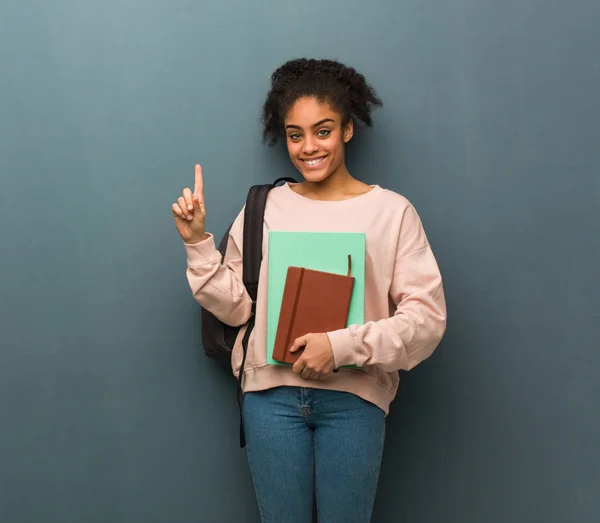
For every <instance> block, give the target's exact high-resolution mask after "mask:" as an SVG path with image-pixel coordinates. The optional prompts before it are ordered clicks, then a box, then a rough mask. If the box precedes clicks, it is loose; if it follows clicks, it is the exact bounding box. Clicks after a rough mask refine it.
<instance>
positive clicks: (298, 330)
mask: <svg viewBox="0 0 600 523" xmlns="http://www.w3.org/2000/svg"><path fill="white" fill-rule="evenodd" d="M350 261H351V260H350V256H348V274H347V275H341V274H333V273H330V272H322V271H314V270H312V269H306V268H303V267H289V268H288V272H287V277H286V280H285V287H284V290H283V299H282V302H281V311H280V313H279V323H278V324H277V332H276V334H275V344H274V346H273V359H274V360H276V361H279V362H284V363H290V364H293V363H295V362H296V361H297V359H298V358H299V357H300V355H301V354H302V350H299V351H297V352H295V353H293V354H290V352H289V350H290V347H291V346H292V343H294V340H295V339H296V338H298V337H300V336H303V335H304V334H309V333H322V332H329V331H334V330H338V329H343V328H345V327H346V323H347V321H348V311H349V310H350V300H351V298H352V289H353V287H354V277H353V276H350Z"/></svg>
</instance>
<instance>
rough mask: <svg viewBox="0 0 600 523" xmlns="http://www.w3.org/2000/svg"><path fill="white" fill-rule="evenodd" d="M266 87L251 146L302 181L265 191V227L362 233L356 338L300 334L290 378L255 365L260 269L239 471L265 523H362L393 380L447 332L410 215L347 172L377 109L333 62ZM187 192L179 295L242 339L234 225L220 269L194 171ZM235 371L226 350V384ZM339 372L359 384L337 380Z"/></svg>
mask: <svg viewBox="0 0 600 523" xmlns="http://www.w3.org/2000/svg"><path fill="white" fill-rule="evenodd" d="M271 81H272V83H271V90H270V92H269V94H268V96H267V98H266V101H265V104H264V108H263V123H264V131H263V134H264V136H263V137H264V139H265V141H266V142H268V143H269V144H270V145H271V146H273V145H275V144H276V143H277V141H278V140H279V139H282V140H284V141H285V143H286V145H287V150H288V153H289V156H290V159H291V161H292V163H293V164H294V166H295V167H296V168H297V169H298V171H299V172H300V174H301V175H302V177H303V178H304V181H303V182H302V183H298V184H289V183H288V184H286V185H282V186H280V187H277V188H275V189H273V190H272V191H271V193H270V194H269V197H268V200H267V208H266V212H265V226H266V227H267V229H269V230H288V231H324V232H336V231H344V232H348V231H353V232H364V233H366V238H367V244H366V245H367V247H366V248H367V253H366V274H365V324H364V325H352V326H350V327H348V328H345V329H341V330H337V331H334V332H312V333H306V335H304V336H302V337H300V338H298V339H297V340H295V341H294V343H293V347H292V349H293V350H294V351H299V350H301V356H300V357H299V359H298V361H297V363H296V364H294V366H293V367H289V366H275V365H269V364H267V359H266V313H267V306H266V296H267V294H266V285H267V278H266V265H267V264H263V267H262V268H261V278H260V282H259V289H258V299H257V308H256V317H255V321H256V324H255V329H254V331H253V333H252V335H251V337H250V340H249V344H248V355H247V360H246V364H245V367H244V387H243V388H244V393H245V400H244V424H245V431H246V442H247V452H248V460H249V463H250V468H251V472H252V477H253V481H254V486H255V489H256V494H257V499H258V504H259V508H260V513H261V518H262V521H263V522H266V523H309V522H310V521H311V518H312V500H313V491H314V492H315V493H316V499H317V507H318V515H319V521H320V523H338V522H339V523H366V522H368V521H369V520H370V517H371V512H372V508H373V502H374V499H375V493H376V489H377V484H378V477H379V470H380V464H381V457H382V449H383V443H384V433H385V417H386V416H387V414H388V410H389V405H390V402H391V401H392V399H393V398H394V396H395V394H396V391H397V387H398V371H399V370H401V369H403V370H406V371H407V370H410V369H412V368H413V367H414V366H415V365H417V364H418V363H420V362H421V361H423V360H424V359H426V358H427V357H429V356H430V355H431V353H432V352H433V350H434V349H435V348H436V346H437V345H438V343H439V341H440V340H441V338H442V335H443V333H444V331H445V327H446V305H445V300H444V291H443V287H442V279H441V276H440V272H439V269H438V265H437V263H436V260H435V258H434V255H433V253H432V250H431V248H430V246H429V243H428V241H427V237H426V235H425V232H424V230H423V227H422V225H421V221H420V219H419V216H418V215H417V212H416V211H415V209H414V208H413V206H412V205H411V204H410V203H409V202H408V201H407V200H406V198H404V197H403V196H401V195H399V194H397V193H395V192H393V191H390V190H386V189H383V188H382V187H380V186H379V185H367V184H365V183H363V182H361V181H359V180H357V179H356V178H354V177H353V176H352V175H351V174H350V172H348V169H347V167H346V161H345V155H346V146H347V144H348V143H349V142H350V141H351V140H352V137H353V134H354V130H355V125H357V124H359V123H362V124H364V125H365V126H367V127H370V126H371V111H372V109H373V108H375V107H377V106H380V105H381V102H380V100H379V98H378V97H377V95H376V94H375V91H374V90H373V88H372V87H371V86H370V85H369V84H368V83H367V82H366V80H365V78H364V76H363V75H362V74H360V73H358V72H357V71H355V70H354V69H352V68H350V67H347V66H345V65H343V64H340V63H338V62H334V61H329V60H308V59H299V60H292V61H290V62H287V63H285V64H284V65H282V66H281V67H280V68H278V69H277V70H276V71H275V72H274V73H273V75H272V78H271ZM375 168H376V164H375ZM195 180H196V181H195V190H194V192H192V191H191V190H190V189H184V191H183V194H182V196H181V197H180V198H179V200H178V201H177V203H175V204H173V215H174V218H175V223H176V226H177V230H178V231H179V234H180V235H181V237H182V238H183V240H184V244H185V248H186V251H187V259H188V269H187V276H188V280H189V284H190V286H191V290H192V292H193V294H194V297H195V298H196V300H197V301H198V302H200V303H201V304H202V305H203V306H204V307H205V308H206V309H208V310H209V311H210V312H211V313H213V314H214V315H215V316H217V317H218V318H219V319H220V320H221V321H223V322H225V323H227V324H230V325H235V326H237V325H244V324H245V323H246V322H247V321H248V320H249V318H250V316H251V314H252V311H251V300H250V298H249V297H248V294H247V293H246V290H245V288H244V286H243V284H242V259H241V254H240V253H241V252H242V238H243V235H242V230H243V212H240V214H239V216H238V217H237V219H236V221H235V223H234V225H233V227H232V229H231V232H230V236H229V246H228V250H227V257H226V258H227V259H225V260H223V261H224V263H223V264H221V255H220V253H219V252H218V251H217V249H216V247H215V242H214V238H213V236H212V235H211V234H210V233H209V232H207V231H206V229H205V219H206V209H205V206H204V197H203V188H202V171H201V168H200V166H199V165H196V172H195ZM267 238H268V235H265V245H264V247H263V250H264V252H265V253H266V252H267V249H268V245H267V243H268V240H267ZM241 359H242V353H241V346H237V347H236V348H235V349H234V353H233V356H232V365H233V368H234V373H235V374H237V373H238V372H239V368H240V365H241ZM348 365H354V366H358V367H360V370H356V369H347V368H340V367H343V366H348Z"/></svg>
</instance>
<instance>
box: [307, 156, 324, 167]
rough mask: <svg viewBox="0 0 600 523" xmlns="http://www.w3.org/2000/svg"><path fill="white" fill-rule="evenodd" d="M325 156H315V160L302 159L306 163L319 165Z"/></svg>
mask: <svg viewBox="0 0 600 523" xmlns="http://www.w3.org/2000/svg"><path fill="white" fill-rule="evenodd" d="M324 159H325V158H317V159H316V160H304V163H305V164H306V165H310V166H311V167H314V166H315V165H319V164H320V163H321V162H322V161H323V160H324Z"/></svg>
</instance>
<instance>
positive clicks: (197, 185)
mask: <svg viewBox="0 0 600 523" xmlns="http://www.w3.org/2000/svg"><path fill="white" fill-rule="evenodd" d="M194 178H195V181H194V195H195V196H198V197H199V198H202V197H203V194H202V191H203V190H204V182H203V181H202V167H200V164H196V168H195V172H194Z"/></svg>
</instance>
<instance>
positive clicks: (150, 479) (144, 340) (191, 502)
mask: <svg viewBox="0 0 600 523" xmlns="http://www.w3.org/2000/svg"><path fill="white" fill-rule="evenodd" d="M599 19H600V3H599V2H598V1H597V0H575V1H573V2H565V1H558V0H520V1H517V0H511V1H494V0H457V1H454V2H437V1H434V0H425V1H423V0H401V1H395V0H386V1H374V2H371V6H370V7H369V3H368V2H365V1H364V0H360V1H359V0H351V1H349V0H346V1H342V0H331V1H328V2H321V1H318V0H305V1H303V2H289V1H282V0H263V1H258V0H256V1H254V2H249V1H246V2H243V1H239V0H237V1H234V0H222V1H216V0H214V1H210V2H208V1H195V2H192V1H185V0H169V1H166V0H163V1H158V0H144V1H142V0H130V1H127V2H124V1H122V0H107V1H103V2H100V1H96V2H91V1H81V0H62V1H59V0H54V1H42V0H37V1H36V0H4V1H3V2H2V4H1V5H0V348H1V350H0V521H2V522H6V523H29V522H36V523H37V522H40V523H42V522H43V523H47V522H57V523H80V522H84V521H85V522H86V523H94V522H98V523H106V522H113V523H121V522H122V523H137V522H145V523H146V522H177V523H185V522H190V523H191V522H195V521H207V522H227V521H244V522H250V523H251V522H256V521H258V514H257V510H256V508H255V502H254V497H253V490H252V486H251V482H250V477H249V473H248V470H247V465H246V461H245V454H244V452H243V451H241V450H240V449H239V448H238V446H237V417H236V403H235V398H234V395H233V389H232V386H231V382H230V381H229V380H228V379H227V375H226V374H225V373H224V372H222V371H220V369H219V367H218V366H216V365H214V364H212V362H210V361H207V359H206V358H205V357H204V355H203V352H202V348H201V346H200V333H199V317H198V312H199V311H198V307H197V305H196V304H195V302H194V301H193V299H192V297H191V295H190V293H189V290H188V287H187V282H186V280H185V275H184V270H185V258H184V251H183V248H182V245H181V241H180V240H179V238H178V236H177V234H176V232H175V229H174V226H173V223H172V219H171V213H170V205H171V203H172V201H173V200H174V198H175V197H176V196H177V195H178V193H179V192H180V190H181V189H182V188H183V187H184V186H186V185H189V184H191V183H193V164H194V163H195V162H201V163H202V164H203V167H204V173H205V178H206V194H207V200H208V203H207V207H208V211H209V213H210V215H209V221H210V228H211V230H213V231H214V232H215V233H216V234H217V235H220V234H222V232H223V231H224V229H225V227H226V226H227V225H228V223H229V221H230V219H231V218H232V217H233V216H234V215H235V213H237V211H238V210H239V207H240V206H241V205H242V202H243V198H244V193H245V190H246V188H247V187H248V186H249V185H250V184H252V183H257V182H267V181H270V180H272V179H273V178H274V177H276V176H280V175H284V174H290V173H291V172H292V171H291V169H290V167H289V166H288V164H287V162H286V158H285V152H284V151H283V150H281V149H278V150H276V151H272V150H269V149H267V148H265V147H262V146H261V144H260V124H259V116H260V109H261V102H262V101H263V97H264V95H265V94H266V90H267V87H268V80H269V75H270V73H271V71H272V70H273V69H274V68H275V67H276V66H278V65H279V64H280V63H281V62H282V61H284V60H286V59H289V58H292V57H297V56H301V55H315V56H320V57H321V56H322V57H333V58H339V59H341V60H344V61H347V62H349V63H351V64H352V65H354V66H356V67H357V68H359V69H360V70H361V71H363V72H364V73H365V74H366V76H367V77H368V79H369V80H370V81H372V83H373V84H374V85H375V86H376V87H377V88H378V91H379V93H380V95H381V97H382V98H383V100H384V101H385V104H386V106H385V108H384V109H383V110H381V111H379V112H378V113H377V114H376V125H375V128H374V130H373V131H372V132H370V133H366V134H364V135H363V136H361V137H359V139H358V140H357V141H356V143H355V144H354V146H353V147H352V148H351V149H350V151H349V155H350V166H351V169H352V171H353V172H354V173H355V174H356V175H357V176H358V177H360V178H362V179H363V180H365V181H367V182H369V183H379V184H381V185H383V186H385V187H389V188H392V189H394V190H397V191H399V192H402V193H403V194H405V195H406V196H407V197H408V198H409V199H411V200H412V202H413V203H414V204H415V205H416V207H417V209H418V210H419V212H420V214H421V216H422V218H423V221H424V224H425V227H426V229H427V231H428V233H429V236H430V239H431V242H432V244H433V246H434V248H435V252H436V255H437V257H438V259H439V263H440V266H441V268H442V271H443V274H444V277H445V283H446V291H447V296H448V305H449V328H448V332H447V336H446V338H445V340H444V342H443V343H442V345H441V346H440V348H439V351H438V352H437V353H436V354H435V355H434V357H433V358H431V359H430V360H429V361H427V362H426V363H425V364H423V365H422V366H420V367H418V368H417V369H415V371H414V372H412V373H410V375H405V376H404V377H403V382H402V387H401V390H400V394H399V398H398V400H397V401H396V402H395V403H394V405H393V409H392V415H391V417H390V418H389V432H388V440H387V447H386V457H385V464H384V468H383V473H382V479H381V488H380V494H379V497H378V500H377V507H376V516H375V518H374V520H375V521H377V522H396V521H410V522H413V523H418V522H424V523H429V522H432V521H444V522H447V523H451V522H456V523H464V522H469V523H470V522H473V523H506V522H507V521H512V522H524V523H532V522H544V523H559V522H560V523H575V522H577V523H588V522H589V523H591V522H597V521H599V520H600V407H599V400H600V372H599V371H600V350H599V348H600V343H599V341H598V340H599V339H600V312H599V311H600V292H599V291H600V289H599V287H600V282H599V276H598V269H599V267H600V246H599V238H600V219H599V214H600V213H599V212H598V208H599V203H598V202H599V199H600V181H599V180H600V160H599V158H600V155H599V154H598V153H599V149H600V147H599V146H600V101H599V96H600V94H599V93H600V66H599V58H598V57H599V55H600V36H599V35H600V33H598V22H599Z"/></svg>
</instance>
